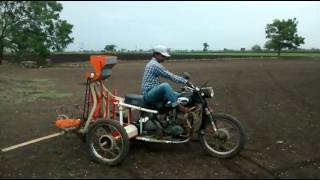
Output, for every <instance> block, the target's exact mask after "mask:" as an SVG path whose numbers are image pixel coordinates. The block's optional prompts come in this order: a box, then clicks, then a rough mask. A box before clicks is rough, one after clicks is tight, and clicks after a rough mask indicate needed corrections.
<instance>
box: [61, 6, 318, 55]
mask: <svg viewBox="0 0 320 180" xmlns="http://www.w3.org/2000/svg"><path fill="white" fill-rule="evenodd" d="M60 3H62V5H63V10H62V12H61V14H60V15H61V18H62V19H65V20H67V21H68V22H69V23H71V24H73V25H74V27H73V33H72V37H74V43H73V44H70V45H69V46H68V48H67V49H66V50H67V51H68V50H69V51H71V50H79V49H86V50H102V49H103V48H104V46H105V45H106V44H115V45H117V47H118V48H119V49H121V48H126V49H130V50H135V49H151V48H152V47H153V46H154V45H157V44H162V45H165V46H167V47H168V48H172V49H202V48H203V45H202V44H203V43H204V42H207V43H208V44H209V45H210V47H209V49H211V50H221V49H223V48H228V49H240V48H242V47H244V48H247V49H248V48H251V47H252V46H253V45H254V44H258V45H260V46H263V45H264V43H265V41H266V39H265V27H266V24H268V23H272V22H273V19H276V18H278V19H289V18H294V17H296V18H297V20H298V22H299V23H298V34H299V35H301V36H303V37H305V44H304V45H302V46H301V47H302V48H320V2H295V1H293V2H288V1H285V2H231V1H230V2H206V1H203V2H199V1H195V2H190V1H185V2H181V1H177V2H174V1H171V2H166V1H162V2H147V1H136V2H132V1H122V2H116V1H115V2H112V1H109V2H103V1H101V2H99V1H96V2H92V1H88V2H76V1H70V2H65V1H63V2H60Z"/></svg>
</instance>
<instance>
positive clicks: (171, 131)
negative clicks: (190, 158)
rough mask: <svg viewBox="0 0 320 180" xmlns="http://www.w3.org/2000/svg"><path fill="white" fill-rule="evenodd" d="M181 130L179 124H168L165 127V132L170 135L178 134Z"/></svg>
mask: <svg viewBox="0 0 320 180" xmlns="http://www.w3.org/2000/svg"><path fill="white" fill-rule="evenodd" d="M183 131H184V130H183V128H182V127H181V126H180V125H170V126H169V127H167V128H166V129H165V132H166V133H167V134H170V135H171V136H180V135H181V134H182V133H183Z"/></svg>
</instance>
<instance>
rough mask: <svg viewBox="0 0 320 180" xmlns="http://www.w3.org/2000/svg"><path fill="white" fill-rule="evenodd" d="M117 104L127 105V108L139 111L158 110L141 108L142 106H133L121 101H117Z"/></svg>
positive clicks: (150, 111)
mask: <svg viewBox="0 0 320 180" xmlns="http://www.w3.org/2000/svg"><path fill="white" fill-rule="evenodd" d="M118 104H119V105H121V106H125V107H129V108H133V109H137V110H139V111H145V112H149V113H154V114H158V111H156V110H151V109H146V108H142V107H139V106H134V105H131V104H126V103H123V102H119V103H118Z"/></svg>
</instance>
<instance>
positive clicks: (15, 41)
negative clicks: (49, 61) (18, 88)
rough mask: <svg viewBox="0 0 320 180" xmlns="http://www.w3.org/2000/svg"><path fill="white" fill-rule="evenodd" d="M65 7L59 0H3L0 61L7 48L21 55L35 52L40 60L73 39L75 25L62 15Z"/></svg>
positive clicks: (0, 22) (0, 6)
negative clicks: (60, 14) (71, 35)
mask: <svg viewBox="0 0 320 180" xmlns="http://www.w3.org/2000/svg"><path fill="white" fill-rule="evenodd" d="M62 9H63V7H62V5H61V4H60V3H58V2H56V1H0V17H1V18H0V64H1V63H2V59H3V51H4V49H7V50H9V51H10V52H13V53H14V54H16V55H18V58H19V59H21V58H22V57H24V56H25V55H29V54H31V55H36V56H37V57H39V59H38V64H41V63H43V62H44V59H45V58H47V57H48V56H49V55H50V52H52V51H62V50H63V49H65V48H66V47H67V45H68V44H69V43H72V42H73V40H74V39H73V38H72V37H70V34H71V33H72V28H73V25H71V24H69V23H68V22H67V21H66V20H61V19H60V18H59V13H60V12H61V11H62Z"/></svg>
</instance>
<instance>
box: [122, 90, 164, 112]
mask: <svg viewBox="0 0 320 180" xmlns="http://www.w3.org/2000/svg"><path fill="white" fill-rule="evenodd" d="M124 103H127V104H131V105H134V106H139V107H143V108H147V109H155V110H159V109H163V108H164V103H163V102H155V103H147V102H145V101H144V99H143V96H142V95H137V94H127V95H125V98H124Z"/></svg>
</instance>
